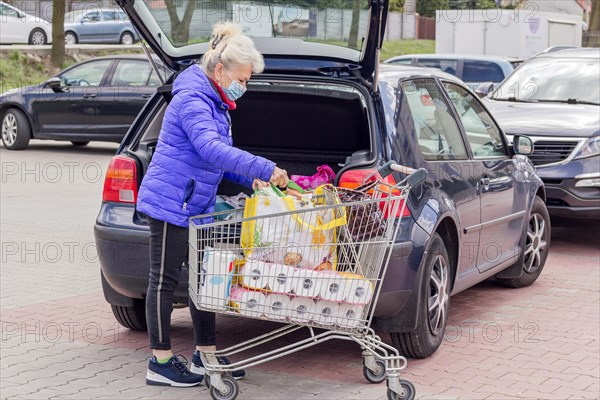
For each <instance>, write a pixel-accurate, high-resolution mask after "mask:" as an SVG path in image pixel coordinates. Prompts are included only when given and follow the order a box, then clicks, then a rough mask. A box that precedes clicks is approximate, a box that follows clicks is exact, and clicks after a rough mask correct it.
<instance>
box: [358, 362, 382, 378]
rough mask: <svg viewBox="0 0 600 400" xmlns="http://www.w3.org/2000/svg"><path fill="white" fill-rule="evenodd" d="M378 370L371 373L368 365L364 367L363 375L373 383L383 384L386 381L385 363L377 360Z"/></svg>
mask: <svg viewBox="0 0 600 400" xmlns="http://www.w3.org/2000/svg"><path fill="white" fill-rule="evenodd" d="M375 363H376V364H377V368H375V371H371V370H370V369H369V368H367V366H366V365H364V366H363V375H364V376H365V379H366V380H368V381H369V382H371V383H381V382H383V381H384V380H385V361H383V360H375Z"/></svg>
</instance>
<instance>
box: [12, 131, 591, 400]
mask: <svg viewBox="0 0 600 400" xmlns="http://www.w3.org/2000/svg"><path fill="white" fill-rule="evenodd" d="M115 148H116V146H115V145H106V144H91V145H89V146H87V147H86V148H83V149H74V148H72V147H71V146H70V145H63V144H58V143H53V142H37V141H32V146H31V148H30V149H28V150H27V151H24V152H8V151H6V150H5V149H3V148H2V149H0V164H1V165H2V181H1V186H0V220H1V221H2V224H1V230H0V241H1V244H2V260H1V261H2V263H1V267H0V327H1V329H0V334H1V341H0V398H1V399H7V400H8V399H74V400H75V399H77V400H80V399H81V400H83V399H111V400H120V399H150V398H152V399H188V398H189V399H192V398H194V399H209V398H210V396H209V393H208V392H207V390H206V389H205V388H203V387H201V388H192V389H176V388H164V387H150V386H146V385H145V381H144V380H145V368H146V363H147V358H148V354H149V350H148V346H147V337H146V335H145V334H144V333H139V332H130V331H127V330H125V329H123V328H121V327H120V326H119V325H118V324H117V323H116V322H115V320H114V318H113V316H112V313H111V310H110V307H109V306H108V305H107V304H106V302H105V301H104V298H103V296H102V292H101V287H100V280H99V266H98V263H97V259H96V257H95V254H94V251H95V248H94V247H93V233H92V226H93V221H94V218H95V216H96V213H97V211H98V207H99V205H100V199H101V191H102V182H103V179H102V178H103V173H104V170H105V168H106V166H107V165H108V161H109V159H110V156H111V155H112V153H114V150H115ZM57 166H58V169H57ZM53 168H54V170H53ZM98 168H100V169H99V170H98ZM15 169H16V171H17V172H15ZM56 170H59V172H60V177H59V178H58V175H57V173H56ZM53 171H54V172H53ZM94 171H99V172H98V173H99V176H98V177H96V175H94ZM52 174H53V175H52ZM69 174H70V175H69ZM598 231H599V230H598V225H597V223H593V222H591V223H589V222H588V223H586V222H578V223H569V224H565V225H564V226H557V227H555V228H554V230H553V237H552V241H553V243H552V251H551V253H550V256H549V258H548V262H547V264H546V268H545V270H544V272H543V274H542V275H541V277H540V278H539V280H538V281H537V282H536V283H535V284H534V285H532V286H531V287H528V288H523V289H519V290H509V289H505V288H502V287H499V286H498V285H496V284H495V283H494V282H493V281H486V282H484V283H482V284H480V285H478V286H476V287H474V288H472V289H470V290H467V291H465V292H463V293H461V294H459V295H456V296H454V297H452V300H451V310H450V320H449V326H448V331H447V334H446V337H445V340H444V343H443V345H442V347H441V348H440V350H439V351H438V352H437V353H436V354H435V355H433V356H432V357H430V358H429V359H427V360H409V364H408V368H407V369H406V370H404V371H403V373H402V376H403V377H404V378H406V379H409V380H410V381H412V382H413V383H414V384H415V386H416V388H417V392H418V395H417V398H421V399H507V398H518V399H598V398H600V371H599V369H600V347H599V346H600V323H599V322H600V273H599V271H600V268H599V267H600V246H599V244H600V243H599V241H598V240H599V239H598V238H599V236H600V235H598V233H599V232H598ZM86 246H87V247H86ZM277 326H278V325H277V324H273V323H269V322H264V321H255V320H247V319H241V318H231V317H225V316H219V317H218V323H217V331H218V337H219V340H220V342H219V345H220V346H227V345H230V344H234V343H237V342H238V341H241V340H244V339H248V338H251V337H254V336H256V335H258V334H260V333H263V332H266V331H268V330H269V329H273V328H275V327H277ZM191 330H192V328H191V322H190V319H189V314H188V310H186V309H176V310H174V312H173V335H172V336H173V341H174V350H175V351H177V352H182V353H183V354H184V355H185V356H186V357H188V359H189V358H190V357H191V350H192V347H191V343H192V334H191ZM302 337H303V336H302V335H301V334H299V333H298V334H293V335H291V337H285V338H281V339H279V340H277V341H275V343H274V344H273V346H281V345H284V344H286V343H291V342H292V341H295V340H299V339H300V338H302ZM382 337H383V338H384V339H385V340H387V336H386V335H384V334H382ZM257 352H258V350H256V351H255V352H254V353H257ZM251 354H252V353H251ZM240 388H241V394H240V396H239V399H240V400H243V399H249V400H250V399H261V400H262V399H265V400H267V399H351V400H353V399H356V400H358V399H364V400H368V399H383V398H385V395H386V391H385V384H379V385H372V384H368V383H366V381H365V380H364V378H363V376H362V363H361V357H360V349H359V348H358V346H356V345H355V344H354V343H351V342H345V341H333V342H329V343H326V344H320V345H318V346H315V347H312V348H310V349H308V350H305V351H303V352H301V353H297V354H296V355H294V356H290V357H286V358H282V359H278V360H275V361H273V362H271V363H268V364H264V365H261V366H259V367H256V368H253V369H250V370H249V371H248V376H247V378H246V379H244V380H243V381H241V382H240Z"/></svg>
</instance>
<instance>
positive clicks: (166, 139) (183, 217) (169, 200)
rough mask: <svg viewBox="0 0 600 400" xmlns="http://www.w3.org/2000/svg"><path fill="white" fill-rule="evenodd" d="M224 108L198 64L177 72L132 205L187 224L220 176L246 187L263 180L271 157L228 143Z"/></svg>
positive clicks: (206, 204)
mask: <svg viewBox="0 0 600 400" xmlns="http://www.w3.org/2000/svg"><path fill="white" fill-rule="evenodd" d="M228 108H229V107H228V105H227V104H225V103H224V102H223V101H222V99H221V97H220V95H219V94H218V93H217V91H216V89H215V88H214V87H213V85H212V83H211V82H210V81H209V79H208V77H207V76H206V74H205V73H204V71H202V69H201V68H200V67H199V66H198V65H192V66H191V67H189V68H188V69H186V70H185V71H184V72H182V73H181V74H179V76H178V77H177V79H175V82H174V83H173V99H172V100H171V103H170V104H169V106H168V107H167V109H166V111H165V117H164V120H163V125H162V129H161V131H160V136H159V137H158V144H157V146H156V150H155V152H154V155H153V156H152V162H151V163H150V166H149V167H148V171H147V173H146V175H145V176H144V180H143V181H142V184H141V186H140V191H139V195H138V201H137V210H138V211H140V212H143V213H144V214H147V215H149V216H151V217H152V218H155V219H158V220H161V221H165V222H169V223H171V224H174V225H178V226H181V227H187V226H188V218H189V217H190V216H193V215H198V214H205V213H210V212H212V211H213V210H214V204H215V197H216V194H217V186H218V185H219V183H220V182H221V179H223V178H225V179H227V180H230V181H233V182H236V183H241V184H243V185H246V186H248V187H250V186H251V185H252V180H253V179H254V178H258V179H262V180H264V181H269V179H270V178H271V175H272V174H273V170H274V168H275V163H273V162H272V161H269V160H267V159H264V158H262V157H258V156H254V155H252V154H250V153H248V152H246V151H243V150H240V149H237V148H235V147H233V146H232V139H231V122H230V121H231V120H230V117H229V112H228Z"/></svg>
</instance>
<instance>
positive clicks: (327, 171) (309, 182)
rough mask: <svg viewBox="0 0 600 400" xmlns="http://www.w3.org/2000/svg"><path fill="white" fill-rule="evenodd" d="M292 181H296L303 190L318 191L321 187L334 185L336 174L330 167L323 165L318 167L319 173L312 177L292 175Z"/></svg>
mask: <svg viewBox="0 0 600 400" xmlns="http://www.w3.org/2000/svg"><path fill="white" fill-rule="evenodd" d="M290 179H291V180H292V181H294V182H295V183H296V184H297V185H298V186H300V187H301V188H302V189H308V190H310V189H316V188H318V187H319V186H322V185H325V184H328V183H333V181H334V180H335V172H333V169H331V167H330V166H329V165H321V166H320V167H317V173H316V174H314V175H312V176H303V175H291V176H290Z"/></svg>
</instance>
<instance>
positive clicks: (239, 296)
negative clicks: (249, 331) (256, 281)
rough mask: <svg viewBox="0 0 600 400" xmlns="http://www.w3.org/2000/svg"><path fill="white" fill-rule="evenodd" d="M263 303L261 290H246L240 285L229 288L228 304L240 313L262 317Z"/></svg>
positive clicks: (263, 295)
mask: <svg viewBox="0 0 600 400" xmlns="http://www.w3.org/2000/svg"><path fill="white" fill-rule="evenodd" d="M265 304H266V299H265V294H264V293H262V292H259V291H255V290H248V289H246V288H243V287H241V286H234V287H232V288H231V292H230V294H229V305H230V307H232V308H233V309H234V310H235V311H237V312H239V313H240V314H242V315H245V316H247V317H262V315H263V313H264V309H265Z"/></svg>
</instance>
